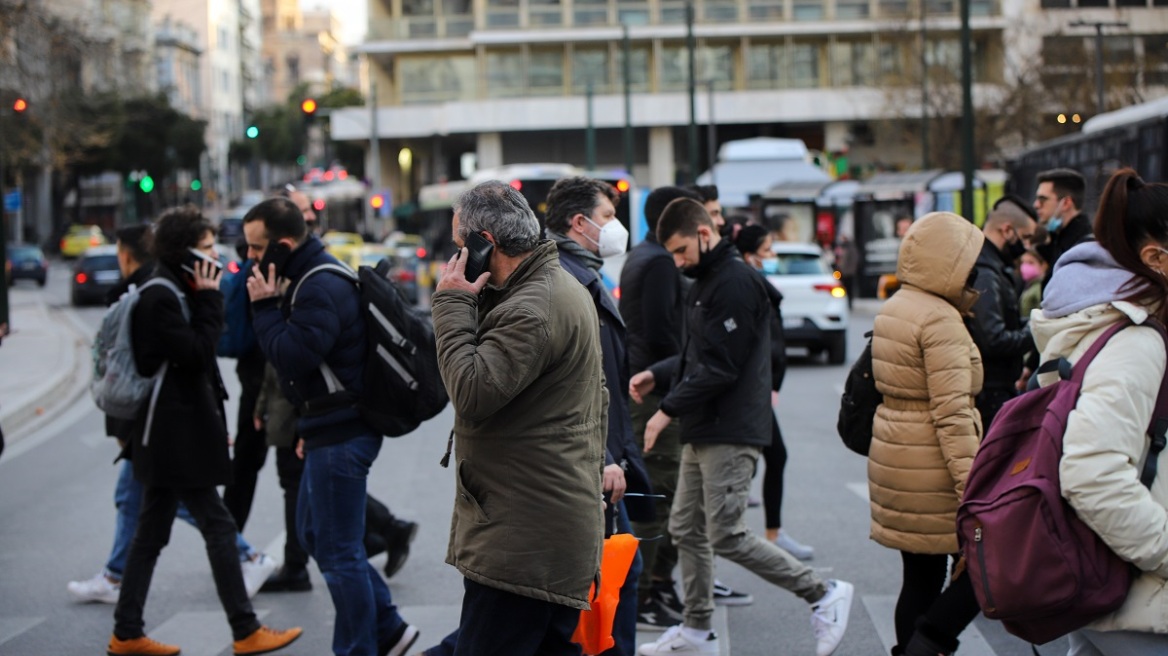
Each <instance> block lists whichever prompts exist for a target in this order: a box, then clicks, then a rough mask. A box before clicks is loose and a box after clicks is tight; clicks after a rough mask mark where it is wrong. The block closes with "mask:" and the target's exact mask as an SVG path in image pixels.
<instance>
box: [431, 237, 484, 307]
mask: <svg viewBox="0 0 1168 656" xmlns="http://www.w3.org/2000/svg"><path fill="white" fill-rule="evenodd" d="M468 259H469V256H468V251H467V249H466V248H460V249H459V250H458V252H457V253H455V254H454V257H452V258H450V261H449V262H447V263H446V273H445V274H443V275H442V280H439V281H438V285H437V286H436V287H435V288H434V290H435V291H439V292H441V291H446V290H448V289H450V290H461V291H464V292H470V293H472V294H474V295H475V296H478V295H479V293H480V292H482V291H483V288H484V287H486V286H487V281H488V280H490V279H491V272H490V271H484V272H482V273H481V274H480V275H479V277H478V278H477V279H476V280H475V281H474V282H470V281H468V280H467V279H466V263H467V260H468Z"/></svg>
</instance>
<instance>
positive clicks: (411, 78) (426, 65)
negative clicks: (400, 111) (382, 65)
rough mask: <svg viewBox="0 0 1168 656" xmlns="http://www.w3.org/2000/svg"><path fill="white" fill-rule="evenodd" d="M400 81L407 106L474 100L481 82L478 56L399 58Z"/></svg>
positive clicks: (402, 95) (403, 100)
mask: <svg viewBox="0 0 1168 656" xmlns="http://www.w3.org/2000/svg"><path fill="white" fill-rule="evenodd" d="M398 78H399V80H400V84H401V98H402V102H404V103H411V102H433V101H436V100H470V99H473V98H474V97H475V88H476V80H477V74H476V72H475V60H474V55H456V56H450V55H443V56H440V57H430V56H412V57H405V56H403V57H399V58H398Z"/></svg>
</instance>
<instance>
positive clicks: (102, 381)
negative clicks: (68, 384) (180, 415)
mask: <svg viewBox="0 0 1168 656" xmlns="http://www.w3.org/2000/svg"><path fill="white" fill-rule="evenodd" d="M151 285H161V286H163V287H166V288H167V289H169V290H170V291H172V292H174V294H175V296H178V300H179V303H180V304H181V305H182V313H183V318H184V319H186V320H187V321H190V318H191V311H190V308H189V307H188V306H187V297H186V296H185V295H184V294H183V293H182V291H180V290H179V288H178V286H177V285H175V284H174V283H173V282H171V281H170V280H167V279H165V278H151V279H150V280H148V281H146V282H145V283H144V284H143V285H142V286H141V287H138V286H137V285H130V289H129V290H128V291H127V292H126V293H125V294H122V297H121V298H119V299H118V300H117V302H116V303H114V304H113V305H111V306H110V308H109V309H108V310H106V312H105V316H104V317H102V320H101V328H99V329H98V331H97V337H95V338H94V340H93V381H92V382H90V383H89V392H90V394H92V395H93V402H94V403H96V404H97V407H98V408H101V410H102V412H104V413H106V414H107V415H109V416H111V417H115V418H117V419H134V418H136V417H137V416H138V412H139V411H140V410H141V409H142V404H143V403H145V402H146V400H147V399H150V408H151V412H150V414H151V415H153V409H154V403H155V401H157V400H158V391H159V390H160V389H161V388H162V379H163V377H164V376H165V375H166V369H167V364H168V363H166V362H163V363H162V366H161V367H159V369H158V371H157V373H155V374H154V375H153V376H142V375H140V374H139V373H138V367H137V365H136V364H135V363H134V348H133V340H132V336H131V335H130V324H131V323H132V321H131V319H132V317H133V314H134V307H136V306H137V305H138V299H140V298H141V297H142V290H143V289H145V288H147V287H149V286H151ZM150 419H152V417H148V418H147V428H149V424H150V423H151V422H150ZM147 434H149V433H147Z"/></svg>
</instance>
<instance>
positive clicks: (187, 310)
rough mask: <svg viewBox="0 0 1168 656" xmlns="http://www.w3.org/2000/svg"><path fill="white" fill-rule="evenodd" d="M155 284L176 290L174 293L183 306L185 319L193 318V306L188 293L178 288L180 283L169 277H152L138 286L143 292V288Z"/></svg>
mask: <svg viewBox="0 0 1168 656" xmlns="http://www.w3.org/2000/svg"><path fill="white" fill-rule="evenodd" d="M155 285H158V286H162V287H165V288H167V289H169V290H170V291H172V292H174V295H175V296H177V297H178V303H179V305H180V306H182V314H183V319H186V320H187V322H188V323H189V322H190V320H191V307H190V305H188V304H187V295H186V294H184V293H183V292H182V290H181V289H179V288H178V285H176V284H174V282H173V281H171V280H170V279H169V278H151V279H149V280H147V281H146V282H144V283H142V286H141V287H139V288H138V292H139V293H141V292H142V290H143V289H146V288H147V287H151V286H155Z"/></svg>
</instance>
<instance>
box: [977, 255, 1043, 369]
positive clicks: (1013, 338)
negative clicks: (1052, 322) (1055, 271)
mask: <svg viewBox="0 0 1168 656" xmlns="http://www.w3.org/2000/svg"><path fill="white" fill-rule="evenodd" d="M976 267H977V280H976V281H974V284H973V288H974V289H976V290H977V292H978V294H979V296H978V298H977V302H976V303H974V305H973V316H971V317H970V318H969V322H968V326H969V334H970V335H971V336H973V342H974V343H975V344H977V347H978V350H979V351H981V356H982V360H983V364H984V366H985V388H986V389H987V390H998V391H1001V390H1005V391H1013V390H1014V384H1015V383H1016V382H1017V381H1018V378H1019V377H1020V376H1021V375H1022V361H1023V359H1024V358H1025V356H1026V354H1027V353H1029V352H1030V351H1031V349H1032V348H1033V344H1034V340H1033V339H1031V338H1030V330H1029V329H1028V328H1027V327H1026V322H1025V321H1023V320H1022V315H1021V313H1020V312H1019V310H1018V303H1019V296H1020V295H1021V292H1022V290H1021V289H1020V288H1019V286H1018V283H1019V281H1018V280H1017V279H1016V278H1015V277H1014V276H1015V274H1014V263H1013V262H1011V261H1010V260H1009V258H1008V256H1007V255H1006V254H1005V253H1003V252H1002V249H1000V248H998V247H997V246H995V245H994V243H993V242H991V241H990V240H988V239H987V240H986V241H985V243H984V244H983V245H982V248H981V254H980V255H979V256H978V258H977V264H976Z"/></svg>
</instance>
